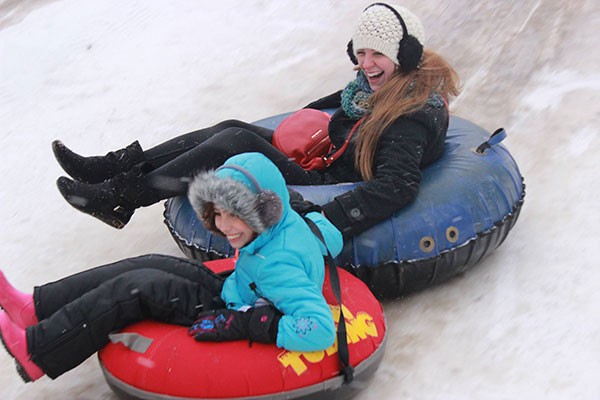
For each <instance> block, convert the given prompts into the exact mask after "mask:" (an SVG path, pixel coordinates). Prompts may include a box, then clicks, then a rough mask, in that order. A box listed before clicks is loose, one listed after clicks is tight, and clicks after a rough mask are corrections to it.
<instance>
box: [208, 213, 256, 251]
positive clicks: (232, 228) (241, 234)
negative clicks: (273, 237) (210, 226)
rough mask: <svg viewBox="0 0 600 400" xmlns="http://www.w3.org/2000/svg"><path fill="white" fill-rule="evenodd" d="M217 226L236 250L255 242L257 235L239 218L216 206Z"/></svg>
mask: <svg viewBox="0 0 600 400" xmlns="http://www.w3.org/2000/svg"><path fill="white" fill-rule="evenodd" d="M214 211H215V226H216V227H217V229H218V230H220V231H221V232H222V233H223V234H224V235H225V237H226V238H227V240H228V241H229V244H230V245H231V247H233V248H234V249H239V248H242V247H244V246H245V245H247V244H248V243H250V242H251V241H253V240H254V239H255V238H256V236H257V234H256V232H254V231H253V230H252V228H251V227H250V226H249V225H248V224H247V223H245V222H244V221H243V220H242V219H240V218H239V217H237V216H235V215H233V214H231V213H228V212H227V211H225V210H222V209H220V208H218V207H216V206H215V209H214Z"/></svg>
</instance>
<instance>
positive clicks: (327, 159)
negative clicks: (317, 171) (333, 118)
mask: <svg viewBox="0 0 600 400" xmlns="http://www.w3.org/2000/svg"><path fill="white" fill-rule="evenodd" d="M366 117H367V116H366V115H365V116H364V117H362V118H361V119H359V120H358V121H356V123H355V124H354V126H353V127H352V130H351V131H350V133H349V134H348V137H347V138H346V140H345V141H344V144H342V146H341V147H340V148H339V149H337V150H336V151H334V152H333V154H332V153H329V154H328V155H326V156H325V157H323V162H324V163H325V167H329V166H330V165H331V164H333V162H334V161H335V160H337V159H338V158H340V156H341V155H342V154H344V151H346V148H347V147H348V145H349V144H350V139H352V136H353V135H354V132H355V131H356V130H357V129H358V126H359V125H360V124H361V123H362V122H363V120H364V119H365V118H366Z"/></svg>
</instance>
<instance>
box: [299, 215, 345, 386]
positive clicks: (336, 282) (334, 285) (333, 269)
mask: <svg viewBox="0 0 600 400" xmlns="http://www.w3.org/2000/svg"><path fill="white" fill-rule="evenodd" d="M303 218H304V221H306V223H307V225H308V226H309V228H310V230H311V231H312V233H313V234H314V235H315V236H316V237H317V238H319V240H320V241H321V242H323V245H324V246H325V248H326V249H327V244H326V243H325V239H324V238H323V234H322V233H321V230H320V229H319V227H318V226H317V224H315V222H314V221H312V220H311V219H310V218H307V217H305V216H303ZM326 259H327V265H329V281H330V283H331V290H332V291H333V294H334V296H335V298H336V300H337V302H338V305H339V307H340V321H339V322H338V329H337V340H338V356H339V358H340V364H342V369H341V372H342V374H343V375H344V383H350V382H352V380H353V379H354V368H352V365H350V350H349V349H348V338H347V334H346V318H345V317H344V312H343V310H342V291H341V287H340V277H339V275H338V271H337V266H336V265H335V261H334V260H333V257H332V256H331V253H330V252H329V249H327V257H326Z"/></svg>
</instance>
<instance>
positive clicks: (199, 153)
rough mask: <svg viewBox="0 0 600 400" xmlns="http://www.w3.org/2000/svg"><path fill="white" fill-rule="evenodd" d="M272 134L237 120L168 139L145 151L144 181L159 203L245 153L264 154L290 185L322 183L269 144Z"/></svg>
mask: <svg viewBox="0 0 600 400" xmlns="http://www.w3.org/2000/svg"><path fill="white" fill-rule="evenodd" d="M272 137H273V131H272V130H270V129H267V128H262V127H259V126H256V125H252V124H249V123H246V122H243V121H238V120H227V121H223V122H221V123H218V124H216V125H214V126H212V127H209V128H204V129H200V130H197V131H193V132H190V133H186V134H184V135H181V136H178V137H175V138H173V139H170V140H168V141H166V142H164V143H161V144H159V145H157V146H155V147H153V148H151V149H148V150H146V151H144V158H145V159H146V160H147V161H148V164H149V165H150V167H151V168H152V170H151V171H150V172H148V173H147V182H148V184H149V185H150V186H151V187H152V189H154V190H153V193H155V197H156V198H154V199H151V200H150V201H146V203H153V202H158V201H160V200H163V199H167V198H170V197H175V196H181V195H185V194H186V193H187V180H186V179H181V178H191V177H192V176H193V175H194V174H196V173H198V172H199V171H204V170H209V169H215V168H218V167H219V166H221V165H222V164H223V163H224V162H225V161H226V160H227V159H228V158H230V157H232V156H234V155H237V154H240V153H246V152H257V153H262V154H264V155H265V156H266V157H267V158H269V159H270V160H271V161H272V162H273V163H274V164H275V165H276V166H277V168H278V169H279V170H280V171H281V173H282V174H283V176H284V178H285V180H286V182H287V183H288V184H289V185H315V184H322V183H323V177H322V174H320V173H318V172H317V171H305V170H304V169H303V168H302V167H300V166H299V165H298V164H296V163H295V162H293V160H290V159H289V158H288V157H287V156H286V155H284V154H283V153H281V152H280V151H279V150H278V149H277V148H276V147H274V146H273V145H272V144H271V141H272Z"/></svg>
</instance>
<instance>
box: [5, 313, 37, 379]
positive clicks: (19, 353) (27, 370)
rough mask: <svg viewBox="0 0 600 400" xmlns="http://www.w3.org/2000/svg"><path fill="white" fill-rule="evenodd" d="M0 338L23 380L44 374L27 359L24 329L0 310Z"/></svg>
mask: <svg viewBox="0 0 600 400" xmlns="http://www.w3.org/2000/svg"><path fill="white" fill-rule="evenodd" d="M0 340H2V344H3V345H4V347H5V348H6V351H8V353H9V354H10V355H11V356H13V358H14V359H15V363H16V364H17V372H18V373H19V375H20V376H21V378H23V380H24V381H25V382H32V381H35V380H38V379H40V378H41V377H42V376H44V375H45V374H44V371H42V370H41V369H40V367H38V366H37V365H36V364H34V363H33V361H31V360H30V359H29V353H28V351H27V337H26V335H25V329H23V328H21V327H20V326H18V325H17V324H15V323H14V322H13V321H11V319H10V317H9V316H8V314H7V313H5V312H4V311H0Z"/></svg>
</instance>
